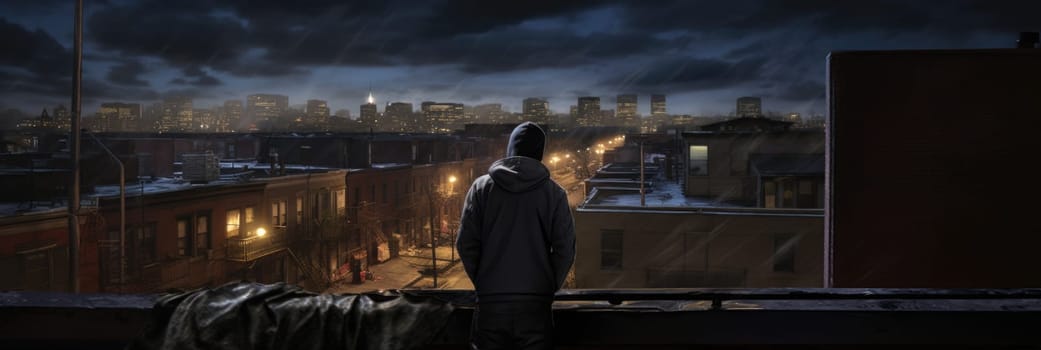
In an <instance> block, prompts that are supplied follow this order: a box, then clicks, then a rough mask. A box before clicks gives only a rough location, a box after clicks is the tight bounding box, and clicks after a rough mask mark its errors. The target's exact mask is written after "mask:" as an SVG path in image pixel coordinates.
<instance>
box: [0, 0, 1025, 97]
mask: <svg viewBox="0 0 1041 350" xmlns="http://www.w3.org/2000/svg"><path fill="white" fill-rule="evenodd" d="M48 4H50V5H48ZM45 5H46V6H45ZM87 5H88V8H87V11H86V13H87V16H86V21H85V32H84V37H85V44H84V46H85V55H86V57H87V60H86V61H85V66H84V67H85V68H84V75H85V80H84V88H85V89H90V90H91V91H92V92H91V93H89V96H90V98H92V99H98V100H135V99H137V100H144V99H154V98H158V97H161V96H166V95H170V94H177V93H180V94H190V95H192V96H197V97H198V98H203V99H205V98H211V99H214V100H217V99H219V98H225V97H228V96H240V97H241V96H245V95H247V94H250V93H257V92H262V91H261V90H263V91H270V92H275V93H285V94H293V93H299V94H308V95H307V96H297V95H292V98H293V99H294V100H295V101H299V100H301V98H302V97H312V95H313V97H316V98H325V99H329V100H332V101H331V103H333V104H335V103H340V104H341V105H342V104H343V103H347V104H348V105H357V103H360V102H361V101H360V98H361V96H360V95H362V91H363V90H365V88H366V87H367V86H372V85H376V87H375V88H376V89H377V90H382V91H386V92H388V93H389V92H402V93H401V94H400V95H391V96H387V97H386V98H388V99H395V98H397V99H407V98H422V99H426V98H428V97H427V95H429V96H432V97H429V98H430V99H433V98H440V97H444V96H447V97H448V98H451V97H454V96H458V97H460V98H461V99H464V100H465V101H459V102H464V103H478V102H489V101H501V102H504V103H506V104H507V105H516V104H518V103H519V101H520V99H522V98H524V97H527V96H526V95H520V94H531V95H532V96H535V95H537V96H548V97H550V98H551V108H553V109H554V110H557V111H566V109H567V104H574V101H570V102H569V100H568V99H571V98H572V97H573V94H572V93H571V92H573V91H583V92H586V93H588V94H592V95H605V96H611V95H614V94H618V93H630V92H636V93H651V92H654V93H666V94H669V95H682V96H688V97H690V96H693V97H691V98H692V99H696V98H697V96H699V94H711V95H712V96H714V97H713V98H711V99H705V101H697V100H692V101H685V100H677V99H670V100H669V103H670V106H676V108H674V107H670V111H677V110H678V111H679V112H687V113H693V112H697V110H691V111H684V110H683V108H688V107H689V106H704V105H706V104H710V103H716V102H713V101H717V100H719V96H729V95H733V96H734V97H735V98H736V97H738V96H743V95H758V96H763V97H764V99H765V100H766V101H764V103H766V104H769V103H771V102H776V104H775V105H774V106H778V107H777V108H787V107H786V106H808V105H818V106H819V105H821V104H822V101H823V96H824V81H823V79H824V58H825V57H826V55H827V53H828V52H830V51H832V50H849V49H905V48H973V47H1010V46H1012V45H1014V41H1015V35H1016V33H1017V32H1019V31H1022V30H1039V29H1041V24H1039V21H1038V20H1037V14H1038V13H1041V2H1037V1H1000V2H998V1H976V0H950V1H930V2H912V1H896V0H881V1H873V2H852V1H839V2H836V1H823V0H800V1H767V0H730V1H697V0H696V1H680V0H676V1H654V2H647V1H623V0H618V1H548V0H536V1H524V2H504V3H502V2H499V3H494V2H493V3H489V2H484V1H476V0H466V1H447V0H435V1H412V2H409V1H357V2H348V3H344V2H342V1H333V0H316V1H296V2H285V1H275V0H260V1H258V0H249V1H247V0H235V1H219V2H218V1H211V0H183V1H160V0H145V1H117V0H112V1H106V2H93V1H92V2H88V4H87ZM49 6H57V7H56V8H57V9H59V10H62V11H70V12H71V6H68V5H64V2H53V1H35V2H8V3H5V4H3V5H0V35H2V36H3V37H4V38H5V40H4V41H3V42H2V43H0V79H3V83H0V93H2V94H0V105H6V106H19V105H20V103H21V102H19V101H21V100H22V98H23V97H25V96H32V97H34V98H33V99H29V100H31V101H39V100H41V99H47V98H52V99H54V100H55V101H64V100H67V95H68V88H69V86H70V73H71V54H70V52H71V40H70V34H69V33H71V21H70V20H69V19H71V13H69V14H67V15H62V16H64V17H57V15H55V14H54V11H52V10H50V8H51V7H49ZM316 72H321V73H316ZM431 86H450V87H452V88H451V95H445V93H444V91H442V90H443V89H441V90H438V89H431V88H429V87H431ZM424 89H429V91H428V90H424ZM272 90H274V91H272ZM511 91H512V92H513V93H512V94H511ZM405 92H407V94H406V93H405ZM346 93H349V94H351V96H350V97H349V98H347V97H344V94H346ZM354 95H359V96H354ZM554 96H555V98H556V100H554V99H553V98H554ZM336 99H341V101H336ZM142 102H147V101H142ZM731 105H732V103H718V106H710V107H711V108H709V109H714V110H726V109H730V108H732V107H731ZM21 107H25V108H26V109H28V110H34V109H37V108H38V107H39V106H35V105H33V106H21ZM333 107H334V108H341V107H340V106H336V105H334V106H333ZM689 108H692V107H689ZM792 108H794V107H792ZM800 108H801V107H800ZM800 112H805V111H800Z"/></svg>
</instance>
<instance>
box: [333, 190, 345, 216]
mask: <svg viewBox="0 0 1041 350" xmlns="http://www.w3.org/2000/svg"><path fill="white" fill-rule="evenodd" d="M346 210H347V191H346V190H344V189H339V190H336V213H337V214H340V215H343V214H344V212H345V211H346Z"/></svg>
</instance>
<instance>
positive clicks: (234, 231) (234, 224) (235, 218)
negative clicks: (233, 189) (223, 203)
mask: <svg viewBox="0 0 1041 350" xmlns="http://www.w3.org/2000/svg"><path fill="white" fill-rule="evenodd" d="M241 225H242V221H241V214H240V213H239V210H238V209H232V210H228V216H227V231H226V232H227V237H228V238H231V237H236V236H238V235H239V233H240V232H241V231H240V227H241Z"/></svg>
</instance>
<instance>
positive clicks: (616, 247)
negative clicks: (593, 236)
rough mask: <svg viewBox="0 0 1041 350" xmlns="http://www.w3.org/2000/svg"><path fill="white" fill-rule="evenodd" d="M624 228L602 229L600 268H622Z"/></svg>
mask: <svg viewBox="0 0 1041 350" xmlns="http://www.w3.org/2000/svg"><path fill="white" fill-rule="evenodd" d="M622 236H623V235H622V230H602V231H600V269H602V270H621V269H622Z"/></svg>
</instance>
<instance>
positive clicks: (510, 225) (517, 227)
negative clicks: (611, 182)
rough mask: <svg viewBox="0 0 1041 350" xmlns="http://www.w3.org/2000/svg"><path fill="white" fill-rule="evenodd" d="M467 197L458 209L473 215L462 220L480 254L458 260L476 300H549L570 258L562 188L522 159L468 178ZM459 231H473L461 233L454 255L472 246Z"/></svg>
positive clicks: (500, 163) (502, 162) (567, 214)
mask: <svg viewBox="0 0 1041 350" xmlns="http://www.w3.org/2000/svg"><path fill="white" fill-rule="evenodd" d="M471 198H472V200H471ZM468 201H471V202H472V205H471V206H468V207H467V208H464V210H467V211H470V212H471V213H472V214H471V215H474V216H475V217H472V218H468V219H469V220H467V221H471V223H470V224H471V225H473V226H472V227H471V228H473V229H474V231H475V232H476V235H475V237H473V238H475V239H476V240H477V241H478V242H479V244H480V252H479V253H478V255H477V256H474V258H475V259H473V261H472V263H471V264H467V262H468V261H467V259H466V258H465V257H464V258H463V259H464V260H463V262H464V264H466V265H467V266H466V267H467V273H468V274H470V276H471V280H473V282H474V286H475V287H476V289H477V292H478V295H479V298H481V299H482V300H485V301H490V300H505V299H509V300H519V299H547V298H552V295H553V293H554V292H556V291H557V290H558V289H560V287H561V284H562V283H563V279H564V277H565V276H566V274H567V270H568V269H569V268H570V265H571V261H572V260H573V255H574V254H573V251H574V234H573V226H572V220H571V212H570V211H569V208H568V203H567V192H565V191H564V189H563V188H561V187H560V186H559V185H557V184H556V183H555V182H553V180H552V179H550V178H549V171H548V170H546V167H545V166H543V165H542V163H541V162H539V161H537V160H535V159H532V158H528V157H508V158H504V159H501V160H499V161H496V162H495V163H494V164H493V165H492V167H491V168H490V169H489V174H488V175H484V176H481V177H480V178H478V179H477V180H476V181H474V184H473V186H472V187H471V189H470V194H468ZM464 225H466V223H464ZM464 229H465V227H464ZM464 234H473V233H469V232H468V233H462V232H461V235H460V243H459V244H460V247H459V249H460V256H468V255H467V254H466V253H464V252H463V251H464V250H467V248H472V246H470V247H468V246H466V243H467V242H466V241H465V240H464V238H467V237H464V236H463V235H464ZM554 248H556V249H554ZM568 252H572V253H571V254H567V253H568Z"/></svg>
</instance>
